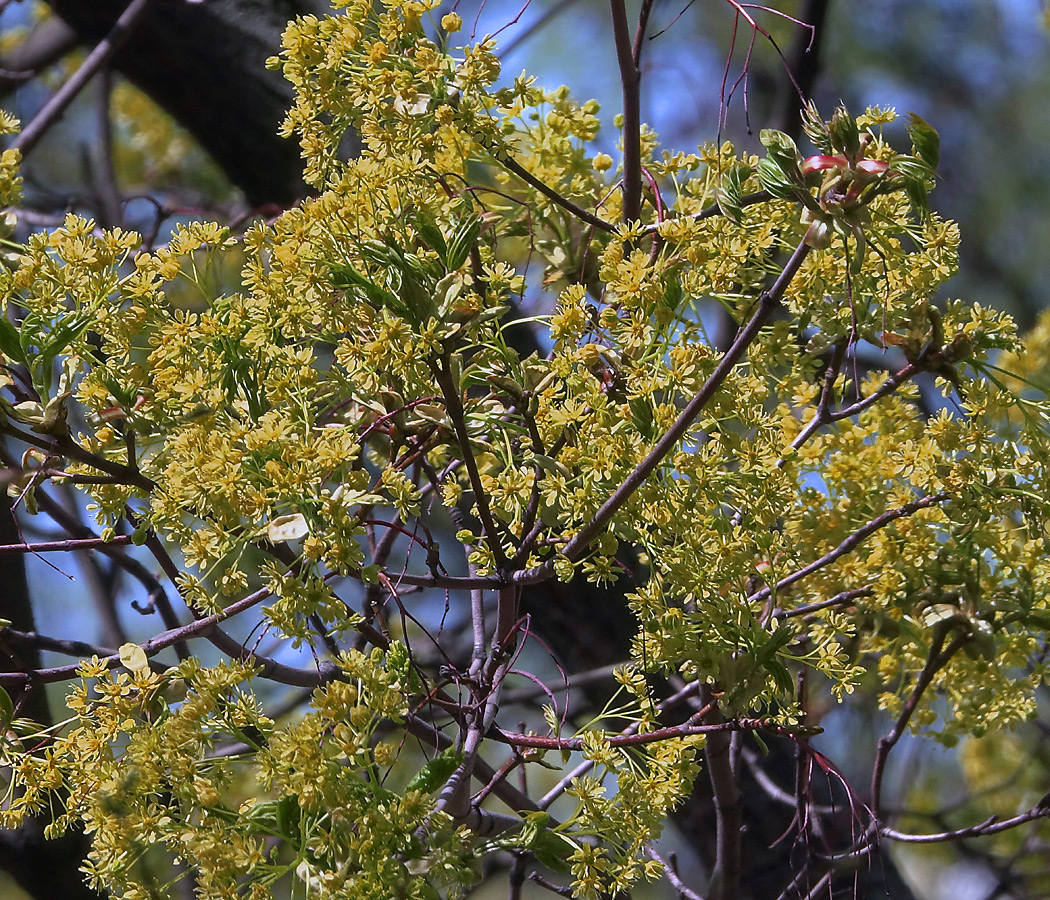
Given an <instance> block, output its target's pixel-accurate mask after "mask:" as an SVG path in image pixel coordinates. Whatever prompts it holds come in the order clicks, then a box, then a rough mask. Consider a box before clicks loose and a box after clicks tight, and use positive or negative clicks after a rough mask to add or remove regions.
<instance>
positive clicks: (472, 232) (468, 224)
mask: <svg viewBox="0 0 1050 900" xmlns="http://www.w3.org/2000/svg"><path fill="white" fill-rule="evenodd" d="M479 234H481V219H480V217H478V216H475V215H470V216H466V217H465V218H463V219H462V220H460V222H459V224H458V225H456V230H455V231H453V232H452V236H451V237H450V238H449V241H448V253H447V254H446V256H445V265H446V266H447V267H448V270H449V271H450V272H455V271H456V270H457V269H458V268H459V267H460V266H462V265H463V263H464V262H466V259H467V257H468V256H469V255H470V249H471V247H473V246H474V243H475V242H476V241H477V239H478V235H479Z"/></svg>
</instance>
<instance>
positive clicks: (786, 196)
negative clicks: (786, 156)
mask: <svg viewBox="0 0 1050 900" xmlns="http://www.w3.org/2000/svg"><path fill="white" fill-rule="evenodd" d="M756 171H757V173H758V180H759V182H760V183H761V185H762V187H763V188H764V189H765V190H767V191H769V193H771V194H772V195H773V196H774V197H776V198H777V199H778V200H797V199H799V188H798V186H797V185H795V184H793V183H792V182H791V180H790V179H789V178H788V177H787V176H786V175H785V174H784V170H783V169H782V168H781V167H780V165H779V164H778V163H777V162H776V160H774V159H773V158H772V157H769V156H767V157H766V158H765V159H760V160H759V161H758V167H757V169H756Z"/></svg>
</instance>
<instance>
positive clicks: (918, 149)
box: [907, 113, 941, 170]
mask: <svg viewBox="0 0 1050 900" xmlns="http://www.w3.org/2000/svg"><path fill="white" fill-rule="evenodd" d="M907 128H908V137H909V138H911V145H912V152H913V153H914V154H915V155H916V156H917V157H919V159H921V160H922V161H923V162H924V163H926V164H927V165H928V166H929V167H930V168H931V169H934V170H935V169H936V168H937V164H938V162H939V161H940V158H941V136H940V135H939V134H938V133H937V129H936V128H934V127H933V126H932V125H931V124H930V123H929V122H927V121H926V120H925V119H924V118H923V117H922V116H917V115H916V114H915V113H909V114H908V125H907Z"/></svg>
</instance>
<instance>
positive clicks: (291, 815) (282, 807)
mask: <svg viewBox="0 0 1050 900" xmlns="http://www.w3.org/2000/svg"><path fill="white" fill-rule="evenodd" d="M301 818H302V810H301V809H300V808H299V798H298V796H296V795H295V794H289V795H288V796H287V797H282V798H281V799H280V800H279V801H278V803H277V831H278V833H279V834H280V835H281V836H282V837H284V838H287V839H288V840H289V841H291V842H292V843H298V842H299V820H300V819H301Z"/></svg>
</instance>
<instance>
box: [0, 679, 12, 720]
mask: <svg viewBox="0 0 1050 900" xmlns="http://www.w3.org/2000/svg"><path fill="white" fill-rule="evenodd" d="M14 718H15V705H14V703H12V702H11V695H10V694H9V693H7V691H5V690H4V689H3V688H2V687H0V728H7V727H8V726H9V725H10V724H11V722H12V721H14Z"/></svg>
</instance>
